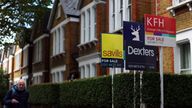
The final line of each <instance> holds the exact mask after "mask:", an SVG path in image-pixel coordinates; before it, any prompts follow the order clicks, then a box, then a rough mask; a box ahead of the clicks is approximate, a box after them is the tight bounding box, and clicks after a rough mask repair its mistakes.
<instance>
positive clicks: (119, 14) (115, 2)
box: [109, 0, 131, 33]
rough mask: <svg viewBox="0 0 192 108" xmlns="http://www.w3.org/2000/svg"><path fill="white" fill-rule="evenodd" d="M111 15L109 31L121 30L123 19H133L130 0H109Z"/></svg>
mask: <svg viewBox="0 0 192 108" xmlns="http://www.w3.org/2000/svg"><path fill="white" fill-rule="evenodd" d="M121 2H122V3H121ZM109 15H110V17H109V32H110V33H113V32H116V31H119V30H121V29H122V28H123V21H130V20H131V3H130V0H109Z"/></svg>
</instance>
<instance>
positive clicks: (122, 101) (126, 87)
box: [113, 74, 139, 108]
mask: <svg viewBox="0 0 192 108" xmlns="http://www.w3.org/2000/svg"><path fill="white" fill-rule="evenodd" d="M136 76H137V75H136ZM136 85H137V86H138V85H139V84H138V76H137V78H136ZM137 88H138V87H137ZM113 89H114V106H115V108H133V97H134V75H133V74H118V75H115V76H114V86H113ZM137 92H138V90H137ZM137 92H136V93H135V95H138V93H137Z"/></svg>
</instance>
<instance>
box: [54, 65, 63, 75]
mask: <svg viewBox="0 0 192 108" xmlns="http://www.w3.org/2000/svg"><path fill="white" fill-rule="evenodd" d="M65 70H66V65H62V66H59V67H55V68H51V73H55V72H57V71H65Z"/></svg>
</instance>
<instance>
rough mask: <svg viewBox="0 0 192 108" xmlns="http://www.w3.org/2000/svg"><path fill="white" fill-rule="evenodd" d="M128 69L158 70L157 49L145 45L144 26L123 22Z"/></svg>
mask: <svg viewBox="0 0 192 108" xmlns="http://www.w3.org/2000/svg"><path fill="white" fill-rule="evenodd" d="M123 36H124V49H125V56H126V57H125V58H126V66H125V67H126V69H129V70H145V69H155V68H156V52H157V48H156V47H152V46H145V45H144V26H143V24H141V23H135V22H125V21H124V22H123Z"/></svg>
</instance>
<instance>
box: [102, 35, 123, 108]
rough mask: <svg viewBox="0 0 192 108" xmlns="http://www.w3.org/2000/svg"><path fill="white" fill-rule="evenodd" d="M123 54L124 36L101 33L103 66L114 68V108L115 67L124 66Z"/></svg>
mask: <svg viewBox="0 0 192 108" xmlns="http://www.w3.org/2000/svg"><path fill="white" fill-rule="evenodd" d="M114 43H115V44H114ZM123 55H124V54H123V36H122V35H120V34H106V33H103V34H102V35H101V66H103V67H111V68H113V71H112V73H111V85H112V89H111V93H112V108H114V98H113V97H114V90H113V76H114V72H115V68H123V67H124V61H123V58H124V57H123Z"/></svg>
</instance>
